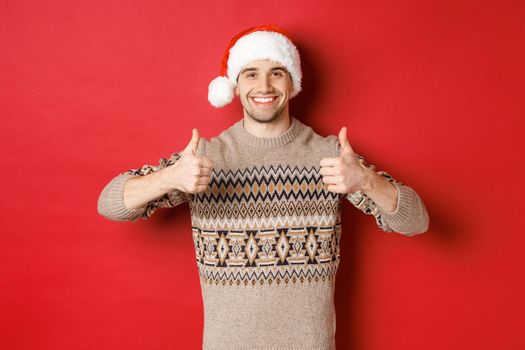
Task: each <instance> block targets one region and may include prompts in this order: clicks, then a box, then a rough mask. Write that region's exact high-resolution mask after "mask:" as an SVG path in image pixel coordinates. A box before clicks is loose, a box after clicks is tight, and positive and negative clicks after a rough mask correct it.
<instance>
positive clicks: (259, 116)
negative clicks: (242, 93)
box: [243, 101, 286, 123]
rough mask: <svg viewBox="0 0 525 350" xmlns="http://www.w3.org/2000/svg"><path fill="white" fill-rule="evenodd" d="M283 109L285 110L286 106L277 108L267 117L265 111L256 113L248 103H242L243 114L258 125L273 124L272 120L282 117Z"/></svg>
mask: <svg viewBox="0 0 525 350" xmlns="http://www.w3.org/2000/svg"><path fill="white" fill-rule="evenodd" d="M245 104H246V105H245ZM285 108H286V104H283V105H282V106H280V107H278V108H277V109H276V110H275V111H274V112H273V113H272V114H270V116H269V117H268V114H267V113H266V111H257V110H256V108H255V107H253V106H252V105H251V104H250V102H249V101H245V102H243V109H244V113H245V114H246V115H248V116H249V117H250V118H252V119H253V120H255V121H257V122H259V123H271V122H273V121H274V120H276V119H278V118H279V117H280V116H281V115H282V113H283V111H284V109H285Z"/></svg>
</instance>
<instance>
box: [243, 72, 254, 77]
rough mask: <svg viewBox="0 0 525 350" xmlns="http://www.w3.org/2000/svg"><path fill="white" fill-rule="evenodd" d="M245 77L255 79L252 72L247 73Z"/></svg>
mask: <svg viewBox="0 0 525 350" xmlns="http://www.w3.org/2000/svg"><path fill="white" fill-rule="evenodd" d="M245 77H246V78H255V73H254V72H248V73H246V74H245Z"/></svg>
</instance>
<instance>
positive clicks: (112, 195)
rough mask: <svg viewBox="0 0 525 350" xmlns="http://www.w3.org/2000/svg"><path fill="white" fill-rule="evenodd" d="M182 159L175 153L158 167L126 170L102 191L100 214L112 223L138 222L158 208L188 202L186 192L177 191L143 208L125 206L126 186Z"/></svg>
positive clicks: (150, 166) (163, 159)
mask: <svg viewBox="0 0 525 350" xmlns="http://www.w3.org/2000/svg"><path fill="white" fill-rule="evenodd" d="M180 157H181V153H173V154H172V155H171V157H170V158H169V159H166V158H160V160H159V164H158V165H143V166H142V167H141V168H139V169H130V170H126V171H124V172H122V173H120V174H119V175H117V176H115V177H114V178H113V179H112V180H111V181H110V182H109V183H108V184H107V185H106V186H105V187H104V189H103V190H102V192H101V193H100V196H99V198H98V212H99V214H100V215H102V216H103V217H105V218H106V219H109V220H111V221H136V220H137V219H138V218H142V219H148V218H149V217H151V215H152V214H153V213H154V212H155V210H157V208H172V207H175V206H177V205H179V204H181V203H184V202H186V201H187V200H188V196H187V194H186V193H185V192H182V191H179V190H175V191H172V192H169V193H166V194H164V195H163V196H161V197H159V198H157V199H155V200H152V201H150V202H148V203H147V204H145V205H144V206H143V207H140V208H137V209H130V208H127V207H126V206H125V205H124V184H125V183H126V181H127V180H128V179H129V178H131V177H135V176H144V175H148V174H150V173H153V172H156V171H158V170H160V169H163V168H166V167H168V166H170V165H173V164H175V162H176V161H177V160H178V159H179V158H180Z"/></svg>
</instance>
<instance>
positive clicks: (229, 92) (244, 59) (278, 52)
mask: <svg viewBox="0 0 525 350" xmlns="http://www.w3.org/2000/svg"><path fill="white" fill-rule="evenodd" d="M265 59H269V60H272V61H275V62H277V63H280V64H281V65H283V66H284V67H285V68H286V69H287V70H288V72H289V73H290V76H291V78H292V92H291V93H290V98H292V97H294V96H296V95H297V94H298V93H299V91H301V79H302V74H301V60H300V57H299V51H298V50H297V48H296V47H295V45H294V44H293V43H292V41H291V40H290V39H289V37H288V34H287V33H286V32H285V31H284V29H282V28H279V27H277V26H275V25H269V24H268V25H260V26H257V27H253V28H249V29H247V30H244V31H242V32H241V33H239V34H237V35H236V36H235V37H233V38H232V40H231V41H230V44H229V45H228V48H227V49H226V52H225V53H224V57H223V59H222V67H221V75H220V76H219V77H217V78H215V79H213V80H212V81H211V83H210V85H209V86H208V101H210V103H211V104H212V106H214V107H223V106H225V105H227V104H228V103H230V102H231V101H232V100H233V97H234V89H235V87H236V86H237V77H238V75H239V73H240V72H241V70H242V69H243V67H245V66H246V65H247V64H249V63H251V62H253V61H257V60H265Z"/></svg>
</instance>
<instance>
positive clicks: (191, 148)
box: [162, 129, 213, 193]
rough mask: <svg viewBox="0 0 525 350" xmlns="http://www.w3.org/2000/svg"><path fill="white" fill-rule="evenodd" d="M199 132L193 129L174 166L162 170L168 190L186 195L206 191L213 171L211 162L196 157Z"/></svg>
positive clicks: (207, 159) (204, 157) (206, 158)
mask: <svg viewBox="0 0 525 350" xmlns="http://www.w3.org/2000/svg"><path fill="white" fill-rule="evenodd" d="M199 138H200V136H199V131H198V130H197V129H193V135H192V137H191V140H190V142H189V143H188V145H187V146H186V148H185V149H184V150H183V151H182V152H181V157H180V158H179V159H178V160H177V161H176V162H175V164H173V165H171V166H169V167H167V168H165V169H163V170H162V171H163V172H164V174H163V179H164V181H165V185H166V186H167V187H168V188H172V189H177V190H180V191H183V192H186V193H199V192H204V191H206V188H207V187H208V185H209V183H210V180H211V174H212V171H213V162H212V160H211V159H210V158H208V157H206V156H197V155H196V151H197V145H198V144H199Z"/></svg>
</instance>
